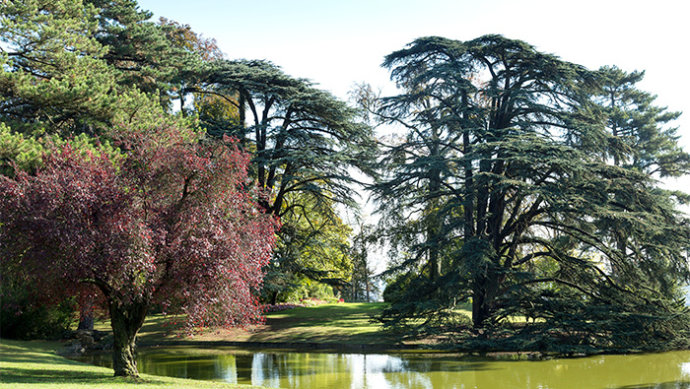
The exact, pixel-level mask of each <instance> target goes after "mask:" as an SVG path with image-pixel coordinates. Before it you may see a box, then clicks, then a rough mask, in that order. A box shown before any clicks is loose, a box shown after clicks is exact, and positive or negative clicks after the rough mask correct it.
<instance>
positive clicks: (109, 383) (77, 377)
mask: <svg viewBox="0 0 690 389" xmlns="http://www.w3.org/2000/svg"><path fill="white" fill-rule="evenodd" d="M59 347H60V343H57V342H36V341H13V340H6V339H1V340H0V383H1V384H2V385H0V386H1V387H2V388H4V389H12V388H22V389H34V388H57V389H60V388H101V389H110V388H113V389H114V388H118V389H120V388H121V389H128V388H132V389H134V388H136V389H155V388H162V387H168V388H183V389H205V388H209V389H210V388H227V389H240V388H242V389H248V388H257V387H252V386H246V385H233V384H226V383H221V382H210V381H197V380H187V379H179V378H170V377H159V376H151V375H145V374H142V376H141V378H140V379H131V378H122V377H113V371H112V369H106V368H103V367H98V366H91V365H86V364H83V363H79V362H75V361H71V360H69V359H66V358H63V357H60V356H58V355H57V354H56V350H57V349H58V348H59Z"/></svg>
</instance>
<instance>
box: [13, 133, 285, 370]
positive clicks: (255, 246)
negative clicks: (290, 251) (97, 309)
mask: <svg viewBox="0 0 690 389" xmlns="http://www.w3.org/2000/svg"><path fill="white" fill-rule="evenodd" d="M119 145H120V148H121V149H122V150H123V151H124V152H125V155H126V158H124V159H123V160H120V161H116V160H114V159H113V158H110V157H108V156H107V155H106V154H105V153H103V154H102V155H94V154H89V153H84V152H78V151H76V150H74V149H72V148H71V147H70V146H65V147H64V148H62V149H60V150H56V151H54V152H52V153H50V154H48V155H47V156H46V160H45V167H44V168H43V169H41V170H40V171H38V172H37V174H35V175H32V176H30V175H27V174H24V173H19V174H18V175H17V176H16V177H15V178H14V179H10V178H7V177H0V255H2V257H1V258H2V261H4V262H6V264H5V265H10V266H9V267H13V268H15V269H16V268H20V269H21V271H22V272H24V273H25V274H31V275H32V276H33V277H36V279H37V281H40V282H41V284H40V285H45V287H46V288H51V289H50V290H51V291H52V290H57V291H60V292H61V293H65V294H74V293H76V292H78V291H79V289H80V288H83V287H86V288H89V287H91V288H93V286H95V287H97V289H98V290H100V292H101V293H102V295H103V296H102V297H103V298H104V301H105V304H106V305H107V309H108V311H109V314H110V318H111V322H112V329H113V334H114V346H113V362H114V363H113V366H114V370H115V375H123V376H137V375H138V371H137V367H136V363H135V360H134V354H133V353H134V347H135V340H136V334H137V332H138V331H139V329H140V328H141V325H142V323H143V322H144V318H145V316H146V314H147V311H148V309H149V308H150V306H151V305H152V304H161V305H163V306H169V307H171V308H175V307H177V308H179V309H180V310H181V311H182V312H184V313H186V318H187V324H188V325H189V326H190V327H191V326H208V325H224V326H232V325H240V324H248V323H252V322H255V321H257V320H259V319H260V318H261V311H260V308H259V306H258V304H257V300H256V298H255V297H254V293H253V292H254V291H256V290H257V288H258V287H259V286H260V284H261V281H262V277H263V274H262V271H261V268H262V266H263V265H265V264H266V263H267V261H268V260H269V258H270V255H271V252H272V248H273V245H274V230H275V227H276V223H275V221H274V219H272V217H270V216H268V215H265V214H264V213H262V212H261V211H259V207H258V206H257V204H256V198H257V196H258V195H259V194H258V193H257V192H254V191H253V190H252V189H251V188H253V187H254V185H251V183H249V182H248V177H247V166H248V163H249V156H248V155H247V154H246V153H243V152H240V151H239V150H238V149H237V148H235V147H234V146H233V145H218V144H215V145H201V144H199V143H198V142H190V141H186V140H185V139H184V138H183V137H182V136H180V135H178V132H177V131H175V130H174V129H159V130H157V131H154V132H153V133H151V132H149V133H147V134H132V133H129V134H128V135H127V140H126V141H122V142H120V143H119ZM228 146H229V147H228ZM10 261H12V263H9V262H10ZM6 268H7V266H6Z"/></svg>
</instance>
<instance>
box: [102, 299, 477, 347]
mask: <svg viewBox="0 0 690 389" xmlns="http://www.w3.org/2000/svg"><path fill="white" fill-rule="evenodd" d="M386 305H387V304H385V303H335V304H324V305H318V306H314V307H299V308H293V309H288V310H284V311H280V312H271V313H268V314H267V315H266V323H265V324H263V325H258V326H253V327H251V328H248V329H207V330H205V331H204V332H203V333H202V334H197V335H194V336H184V335H182V334H181V332H180V331H175V330H174V329H175V326H174V325H171V323H172V322H174V321H176V320H179V318H178V317H174V316H162V315H151V316H149V317H148V318H147V319H146V322H145V323H144V326H143V327H142V329H141V331H140V332H139V336H138V343H139V344H140V345H156V344H161V343H165V342H170V341H174V342H184V341H201V342H214V341H228V342H262V343H263V342H268V343H331V344H348V345H350V344H378V345H381V344H390V345H394V344H398V343H400V337H399V336H398V335H396V334H392V333H388V332H384V331H383V328H382V325H381V324H380V323H378V322H374V321H372V320H371V318H372V317H373V316H376V315H378V314H380V313H381V311H382V310H383V309H384V308H385V307H386ZM458 312H460V313H464V314H466V315H468V316H470V315H471V313H470V312H469V311H468V307H463V308H462V309H460V310H458ZM96 329H98V330H101V331H110V324H109V322H107V321H104V322H99V323H97V324H96Z"/></svg>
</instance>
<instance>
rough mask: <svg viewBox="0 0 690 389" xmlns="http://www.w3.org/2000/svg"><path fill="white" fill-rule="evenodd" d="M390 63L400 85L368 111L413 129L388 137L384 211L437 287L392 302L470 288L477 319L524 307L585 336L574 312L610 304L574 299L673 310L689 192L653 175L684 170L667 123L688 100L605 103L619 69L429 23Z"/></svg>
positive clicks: (479, 322) (421, 304)
mask: <svg viewBox="0 0 690 389" xmlns="http://www.w3.org/2000/svg"><path fill="white" fill-rule="evenodd" d="M384 66H386V67H388V68H390V69H391V77H392V79H393V80H394V81H396V83H397V85H398V86H399V88H400V89H401V93H400V94H399V95H396V96H391V97H386V98H383V99H380V100H378V101H375V103H376V104H378V106H370V110H371V111H372V112H374V113H376V114H377V116H378V117H379V118H380V119H381V120H382V121H383V122H385V123H390V124H395V125H398V126H400V127H401V128H403V129H404V133H405V135H404V138H403V139H401V140H400V141H399V142H397V143H394V144H392V145H390V146H389V147H388V150H387V152H386V154H385V156H384V158H383V159H382V161H381V165H382V170H383V178H382V179H381V180H380V181H378V182H377V183H376V184H375V185H374V186H373V189H374V191H375V194H376V196H377V198H378V199H379V202H380V204H381V210H382V211H383V212H384V214H385V218H384V226H385V227H387V228H390V229H391V232H392V234H393V235H394V237H395V238H396V239H398V241H400V242H407V243H408V247H409V254H410V255H409V256H408V259H407V260H406V261H405V262H404V263H403V265H404V266H413V267H414V268H416V269H419V270H420V271H419V273H418V274H421V275H423V276H424V277H426V279H427V280H428V281H420V282H419V284H420V288H422V289H420V290H423V291H424V295H425V298H426V301H420V300H417V301H418V303H417V304H414V303H413V304H407V305H406V306H405V308H404V309H398V308H400V306H398V308H396V307H395V306H394V307H393V309H392V310H391V311H389V314H390V315H389V317H391V318H394V319H400V318H405V317H407V318H410V317H413V318H414V317H415V316H416V315H419V314H420V313H421V312H424V314H423V315H425V316H428V315H429V308H431V309H433V310H436V311H439V310H443V309H452V307H453V306H454V305H455V304H457V303H459V302H462V301H465V300H467V299H468V298H471V301H472V320H473V325H474V327H475V328H483V327H487V326H492V325H494V324H497V323H500V322H501V321H502V320H503V319H505V318H506V317H509V316H513V315H529V316H530V317H537V318H540V319H546V321H547V322H548V325H549V326H551V328H560V331H563V330H564V328H565V330H569V331H570V330H572V331H575V332H576V333H577V334H579V337H578V336H576V337H577V338H578V341H581V342H586V341H587V337H586V336H585V335H584V334H588V332H587V331H585V330H583V329H582V327H581V326H580V327H573V325H574V323H584V322H587V321H588V320H590V321H591V320H594V321H596V320H595V319H596V318H597V317H600V316H596V315H595V312H594V311H593V310H589V309H581V310H579V311H577V313H573V312H574V311H573V310H572V309H571V308H572V306H569V304H570V303H571V302H572V301H573V299H578V300H579V301H581V302H582V306H583V307H608V308H607V309H609V311H610V312H611V317H610V318H609V319H611V320H613V321H614V322H615V323H616V325H617V326H621V325H623V324H622V323H623V322H624V320H625V317H628V316H629V315H631V314H633V313H640V314H641V312H645V311H646V310H648V309H651V310H652V311H655V312H657V314H658V316H660V317H661V316H663V317H665V318H669V317H674V316H673V315H675V314H676V313H677V312H678V310H677V306H676V305H674V303H673V298H674V297H675V295H674V294H673V293H672V292H673V287H674V286H676V285H678V282H679V281H687V280H688V258H687V251H686V250H687V247H688V242H689V241H690V239H689V238H690V229H689V227H688V220H687V217H685V216H683V215H682V214H681V213H679V212H678V211H677V209H676V206H677V204H678V203H679V202H682V201H685V199H686V196H685V195H684V194H681V193H675V192H669V191H666V190H663V189H660V188H659V187H658V184H657V181H656V177H659V176H660V175H663V174H685V173H687V172H688V169H687V167H688V166H687V162H686V161H687V154H686V153H684V152H682V151H681V150H680V149H679V148H678V146H677V145H676V144H675V137H674V134H673V130H663V129H662V128H661V126H662V125H663V123H665V122H667V121H669V120H671V119H673V118H674V117H675V116H677V114H673V113H670V114H667V113H664V110H663V109H661V108H656V107H654V106H652V105H651V103H652V101H653V98H651V97H650V96H649V95H647V94H643V93H641V92H636V93H638V95H637V96H638V98H637V102H636V103H632V105H631V103H618V104H621V105H620V106H615V107H611V106H609V107H607V106H605V105H601V102H602V99H601V97H600V96H602V95H606V94H607V93H609V92H610V91H611V90H613V89H615V88H616V87H617V86H615V85H614V84H615V82H614V81H613V73H615V72H609V71H607V70H602V71H599V72H596V71H590V70H588V69H586V68H584V67H582V66H579V65H576V64H572V63H568V62H565V61H562V60H560V59H559V58H557V57H555V56H553V55H549V54H544V53H541V52H539V51H537V50H536V49H534V48H533V47H532V46H530V45H528V44H526V43H524V42H521V41H516V40H510V39H506V38H504V37H502V36H498V35H487V36H483V37H480V38H477V39H475V40H471V41H467V42H461V41H454V40H449V39H445V38H438V37H428V38H420V39H418V40H416V41H414V42H412V43H411V44H410V45H408V46H407V47H406V48H405V49H402V50H399V51H396V52H394V53H391V54H390V55H388V56H387V57H386V59H385V62H384ZM633 81H634V80H633ZM629 84H630V82H628V85H626V86H625V87H624V88H629V86H630V85H629ZM633 84H634V82H633ZM607 88H608V90H607ZM631 93H632V92H631ZM369 101H371V100H369ZM616 107H618V108H616ZM620 107H624V109H623V108H620ZM622 110H627V115H628V116H627V119H626V120H627V122H626V123H627V124H626V126H627V127H626V128H627V131H628V133H627V135H625V136H623V133H622V130H619V131H618V132H616V130H612V129H613V128H614V127H615V126H616V124H613V123H615V122H618V123H619V124H618V125H619V126H620V127H618V128H619V129H622V126H623V125H622V124H620V122H619V120H620V116H621V111H622ZM638 114H639V115H638ZM635 115H638V116H635ZM641 117H646V122H645V123H644V124H642V123H641ZM633 127H634V129H633ZM633 133H634V134H633ZM632 135H635V136H632ZM651 139H656V144H657V145H654V143H655V142H654V141H651V142H650V140H651ZM661 145H663V146H661ZM643 161H644V162H643ZM651 166H654V168H650V167H651ZM662 166H663V167H662ZM655 174H656V175H655ZM604 225H608V226H609V227H603V226H604ZM611 226H615V228H611ZM621 226H625V229H622V228H621ZM605 229H606V230H605ZM612 230H616V231H618V232H620V233H619V235H620V236H619V239H622V240H624V241H625V242H626V243H625V247H626V249H625V250H621V249H620V247H617V246H616V244H615V239H610V237H611V231H612ZM612 268H615V269H617V270H616V272H617V273H616V274H615V275H614V274H612V272H611V269H612ZM622 280H625V282H622ZM416 294H417V295H418V296H420V295H423V293H420V291H417V292H416ZM430 301H433V304H431V307H430V304H429V302H430ZM535 307H539V308H535ZM547 307H549V309H547ZM649 307H654V308H649ZM527 311H529V313H527ZM547 312H552V313H556V312H570V314H572V316H571V317H577V318H578V321H576V320H570V321H567V322H566V321H564V320H563V316H562V315H561V316H559V317H558V318H556V316H553V315H551V314H549V313H547ZM629 324H630V325H631V326H632V327H635V326H638V327H635V328H637V329H639V328H640V326H643V327H644V325H643V324H641V323H639V322H635V323H634V321H631V322H630V323H629ZM600 330H601V331H602V332H601V333H609V332H607V330H603V329H601V328H600ZM577 331H581V332H577ZM643 332H644V331H643ZM601 333H600V334H599V335H601ZM648 334H651V332H648ZM638 340H639V338H638Z"/></svg>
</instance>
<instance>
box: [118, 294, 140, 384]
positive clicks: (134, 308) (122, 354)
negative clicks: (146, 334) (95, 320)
mask: <svg viewBox="0 0 690 389" xmlns="http://www.w3.org/2000/svg"><path fill="white" fill-rule="evenodd" d="M147 309H148V304H146V303H143V302H132V303H129V304H127V305H124V304H119V302H117V301H111V302H110V324H111V326H112V329H113V369H114V370H115V376H125V377H138V376H139V371H138V370H137V362H136V360H135V359H134V356H135V348H136V338H137V333H138V332H139V329H140V328H141V326H142V325H143V324H144V319H145V318H146V311H147Z"/></svg>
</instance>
